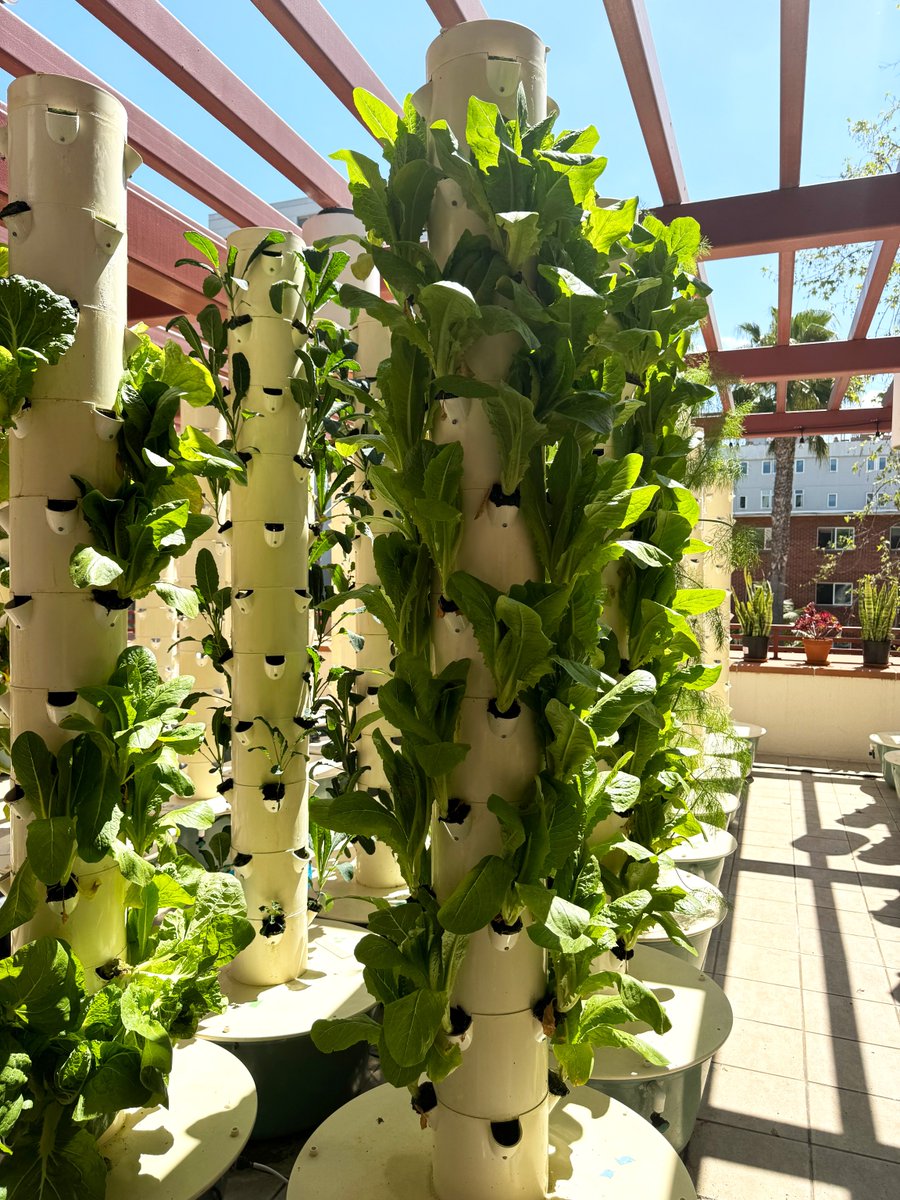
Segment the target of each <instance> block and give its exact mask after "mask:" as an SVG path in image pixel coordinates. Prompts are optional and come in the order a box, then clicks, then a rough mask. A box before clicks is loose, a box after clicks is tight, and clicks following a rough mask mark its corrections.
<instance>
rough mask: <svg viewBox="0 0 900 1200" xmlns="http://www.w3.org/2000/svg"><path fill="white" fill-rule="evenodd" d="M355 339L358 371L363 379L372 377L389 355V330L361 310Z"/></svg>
mask: <svg viewBox="0 0 900 1200" xmlns="http://www.w3.org/2000/svg"><path fill="white" fill-rule="evenodd" d="M354 283H357V281H356V280H354ZM356 340H357V343H358V346H359V348H358V349H357V351H356V361H357V362H358V363H359V368H360V373H361V375H362V377H363V378H364V379H374V378H375V376H376V375H377V374H378V368H379V366H380V365H381V363H382V362H383V361H384V359H386V358H390V356H391V331H390V330H389V329H388V328H387V327H386V326H384V325H382V324H381V322H380V321H376V319H375V318H374V317H372V316H370V315H369V313H367V312H361V313H360V314H359V321H358V322H357V325H356Z"/></svg>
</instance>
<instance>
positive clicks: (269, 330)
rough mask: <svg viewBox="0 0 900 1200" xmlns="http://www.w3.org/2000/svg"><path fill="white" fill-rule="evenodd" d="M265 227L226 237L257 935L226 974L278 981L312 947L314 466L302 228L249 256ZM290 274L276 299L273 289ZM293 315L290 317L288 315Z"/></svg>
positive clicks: (238, 602) (244, 741) (238, 615)
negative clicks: (237, 360)
mask: <svg viewBox="0 0 900 1200" xmlns="http://www.w3.org/2000/svg"><path fill="white" fill-rule="evenodd" d="M267 232H268V231H267V230H265V229H242V230H239V231H237V232H235V233H233V234H231V235H230V236H229V238H228V244H229V247H232V246H234V247H235V248H236V249H237V251H238V257H237V262H236V265H235V273H236V274H242V273H244V274H245V275H246V279H247V283H248V287H247V290H246V291H244V292H242V293H241V299H240V300H239V301H238V303H237V305H236V310H235V314H234V317H235V320H234V325H233V328H232V329H231V331H230V333H229V349H230V353H231V358H232V362H233V361H234V356H235V355H236V354H238V353H240V354H243V355H244V356H245V357H246V359H247V362H248V363H249V367H250V391H249V394H248V396H247V399H246V408H247V410H248V411H250V412H254V413H258V414H259V415H257V416H254V417H252V418H250V419H248V420H246V421H245V422H244V424H243V426H242V428H241V431H240V434H239V437H238V446H237V449H238V451H239V452H240V453H241V454H243V455H245V456H247V457H246V463H247V485H246V487H238V486H235V487H233V488H232V489H231V519H232V526H231V576H232V589H233V590H232V609H231V615H232V645H233V649H234V657H233V659H232V760H231V761H232V777H233V780H234V786H233V788H232V790H231V793H230V795H231V813H232V826H231V840H232V846H233V848H234V850H235V851H236V852H237V854H238V856H239V857H238V860H237V869H236V873H237V874H238V876H239V877H240V879H241V882H242V884H243V886H244V893H245V895H246V898H247V914H248V916H249V918H250V920H251V921H252V923H253V925H254V928H255V930H256V934H257V936H256V938H255V939H254V940H253V942H252V943H251V944H250V945H249V946H248V947H247V949H246V950H243V951H242V952H241V954H239V955H238V957H237V958H236V959H235V961H234V963H233V964H232V966H231V968H230V972H231V975H232V976H233V978H235V979H236V980H238V981H239V982H241V983H248V984H260V985H266V984H277V983H284V982H286V981H288V980H290V979H294V978H295V977H296V976H297V975H300V974H301V973H302V972H303V971H304V970H305V968H306V959H307V905H306V901H307V879H308V849H307V847H308V841H309V810H308V806H307V757H306V741H305V739H303V740H302V741H300V740H299V739H300V738H301V736H302V729H301V727H300V726H298V724H297V723H296V721H295V718H297V717H298V715H299V714H300V713H301V712H302V710H303V708H304V705H305V702H306V698H307V694H308V679H309V656H308V649H307V648H308V644H309V592H308V587H307V585H308V554H309V527H308V517H309V478H308V476H309V472H308V470H307V469H306V467H305V466H304V465H303V463H302V462H300V461H299V459H300V457H301V455H302V451H303V447H304V442H305V438H306V417H305V414H304V413H303V412H302V410H301V409H300V407H299V406H298V405H297V404H296V403H295V401H294V400H293V398H292V396H291V391H290V380H291V378H292V377H293V376H294V375H295V374H296V373H297V371H298V369H299V366H300V361H299V359H298V358H297V356H296V353H295V351H296V348H297V347H298V346H299V345H300V344H301V342H302V339H303V337H304V334H303V333H302V332H301V330H302V329H303V328H305V327H303V326H302V320H303V318H304V317H305V313H304V312H303V310H302V304H301V299H300V295H299V291H298V290H297V289H299V287H300V285H301V284H302V281H303V261H302V258H301V253H302V251H303V248H304V243H303V241H302V240H301V239H300V238H299V237H297V236H294V235H291V234H287V235H286V236H285V240H284V241H283V242H279V243H275V244H272V245H270V246H268V247H266V249H265V250H264V251H263V252H262V253H260V254H258V255H257V256H256V257H255V258H254V260H253V261H252V263H250V264H249V266H248V265H247V264H248V260H249V258H250V256H251V254H252V252H253V251H254V250H255V249H256V247H257V246H258V245H259V244H260V242H262V241H263V239H264V238H265V235H266V233H267ZM279 281H290V282H291V283H293V284H295V285H296V288H295V289H291V288H286V289H285V291H284V296H283V305H282V312H281V313H276V312H275V310H274V309H273V307H272V303H271V300H270V298H269V289H270V288H271V286H272V285H273V284H275V283H277V282H279ZM295 320H296V321H297V325H299V326H300V328H297V327H296V326H295V324H294V321H295ZM259 718H264V719H265V721H267V722H268V723H269V725H271V726H272V727H273V728H274V729H277V730H278V731H279V733H280V734H281V735H282V737H283V738H284V740H285V743H286V744H287V746H289V747H291V748H292V749H293V750H294V751H296V752H297V753H295V755H294V757H292V758H291V759H290V761H288V762H287V763H286V765H285V769H284V772H283V774H274V773H273V772H272V769H271V768H272V765H273V764H272V761H271V759H270V757H269V756H268V755H267V754H266V753H265V752H264V751H263V750H260V749H254V747H268V748H269V750H270V751H271V750H272V748H273V743H272V735H271V734H270V732H269V730H268V729H267V728H266V726H265V725H264V724H263V723H262V721H260V720H259Z"/></svg>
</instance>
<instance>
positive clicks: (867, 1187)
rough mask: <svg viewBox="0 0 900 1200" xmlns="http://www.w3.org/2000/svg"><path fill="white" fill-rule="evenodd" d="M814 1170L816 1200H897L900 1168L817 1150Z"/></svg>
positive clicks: (842, 1153) (860, 1157)
mask: <svg viewBox="0 0 900 1200" xmlns="http://www.w3.org/2000/svg"><path fill="white" fill-rule="evenodd" d="M812 1169H813V1200H859V1198H860V1197H864V1200H897V1168H896V1166H894V1165H893V1164H892V1163H889V1162H886V1161H885V1160H884V1159H880V1158H866V1157H864V1156H863V1155H862V1154H847V1153H845V1152H844V1151H841V1150H830V1149H828V1148H827V1147H825V1146H813V1148H812ZM725 1194H726V1193H723V1194H722V1196H723V1200H724V1196H725Z"/></svg>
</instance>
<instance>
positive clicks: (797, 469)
mask: <svg viewBox="0 0 900 1200" xmlns="http://www.w3.org/2000/svg"><path fill="white" fill-rule="evenodd" d="M805 470H806V463H805V462H804V461H803V459H802V458H798V459H797V460H796V461H795V463H794V474H795V475H802V474H803V472H804V471H805Z"/></svg>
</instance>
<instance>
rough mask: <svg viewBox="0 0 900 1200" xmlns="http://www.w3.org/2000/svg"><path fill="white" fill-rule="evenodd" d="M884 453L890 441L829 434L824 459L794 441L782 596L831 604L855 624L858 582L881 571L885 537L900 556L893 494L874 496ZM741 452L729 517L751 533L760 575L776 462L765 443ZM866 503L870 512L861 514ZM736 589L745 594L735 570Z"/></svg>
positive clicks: (899, 517)
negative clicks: (880, 551)
mask: <svg viewBox="0 0 900 1200" xmlns="http://www.w3.org/2000/svg"><path fill="white" fill-rule="evenodd" d="M888 454H889V442H888V441H887V439H885V440H884V442H883V443H879V444H876V443H873V442H872V441H871V440H870V439H867V438H862V437H845V438H834V439H829V442H828V457H827V458H825V459H824V460H823V461H821V462H819V461H818V460H817V459H816V457H815V456H814V455H813V454H812V453H811V452H810V450H809V447H808V445H807V444H806V443H804V444H803V445H798V446H797V457H796V460H795V462H794V479H793V498H792V499H793V504H792V515H791V539H790V550H789V552H788V564H787V572H786V575H787V578H786V588H785V595H786V596H787V597H788V598H789V599H790V600H792V601H793V602H794V604H795V605H796V606H797V607H798V608H800V607H802V606H803V605H804V604H807V603H808V602H809V601H814V602H815V603H816V604H817V605H819V606H820V607H822V608H828V609H833V610H834V611H835V615H836V616H838V617H839V618H840V619H842V620H843V621H844V622H845V624H855V623H856V612H855V603H856V585H857V581H858V580H859V579H860V577H861V576H863V575H866V574H870V573H871V574H874V573H875V572H877V571H878V568H879V555H878V546H879V544H880V543H881V542H882V540H883V539H887V540H888V541H889V542H890V546H891V552H892V553H895V554H897V556H898V559H900V512H898V510H897V508H896V506H895V504H894V501H893V495H891V496H886V495H884V496H880V495H879V487H878V483H877V481H878V480H879V478H880V476H881V475H882V473H883V471H884V468H885V466H886V464H887V456H888ZM738 455H739V458H740V472H741V473H740V477H739V478H738V479H737V480H736V482H735V485H734V510H733V511H734V518H735V522H736V523H737V524H739V525H743V526H746V527H749V528H751V529H753V530H754V531H755V532H756V536H757V538H758V540H759V545H760V558H761V566H760V567H759V568H758V569H757V571H756V572H755V573H756V574H757V575H761V576H763V577H765V576H767V575H768V570H769V562H770V550H769V547H770V544H771V534H772V493H773V491H774V485H775V459H774V457H773V456H772V455H770V454H769V453H768V444H767V443H766V442H762V441H760V442H747V443H742V444H741V445H740V446H739V447H738ZM867 506H868V507H869V508H870V509H871V510H872V511H871V514H870V515H867V516H865V517H858V516H857V515H856V514H857V513H860V512H862V511H863V510H864V509H865V508H866V507H867ZM826 564H828V567H826ZM829 568H830V569H829ZM733 587H734V589H735V590H736V591H737V593H738V594H739V595H743V594H744V585H743V579H742V577H741V575H740V573H739V572H736V573H735V576H734V579H733Z"/></svg>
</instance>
